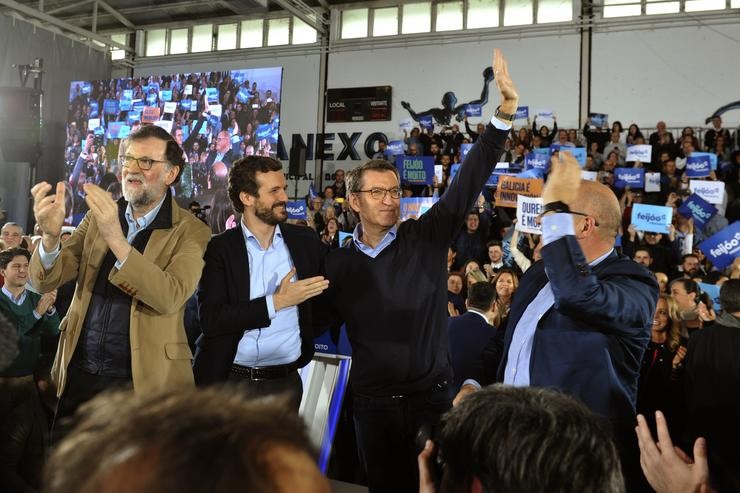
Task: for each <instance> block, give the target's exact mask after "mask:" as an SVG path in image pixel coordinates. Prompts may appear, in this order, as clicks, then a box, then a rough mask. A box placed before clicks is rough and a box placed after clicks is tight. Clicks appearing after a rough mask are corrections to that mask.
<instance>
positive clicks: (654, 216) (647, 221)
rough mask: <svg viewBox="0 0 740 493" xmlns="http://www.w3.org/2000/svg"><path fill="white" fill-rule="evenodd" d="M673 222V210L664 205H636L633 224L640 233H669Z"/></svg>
mask: <svg viewBox="0 0 740 493" xmlns="http://www.w3.org/2000/svg"><path fill="white" fill-rule="evenodd" d="M672 220H673V208H672V207H664V206H662V205H647V204H634V205H633V206H632V224H633V225H634V226H635V229H639V230H640V231H650V232H653V233H669V232H670V225H671V221H672Z"/></svg>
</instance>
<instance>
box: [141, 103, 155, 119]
mask: <svg viewBox="0 0 740 493" xmlns="http://www.w3.org/2000/svg"><path fill="white" fill-rule="evenodd" d="M157 120H159V106H145V107H144V110H143V111H142V112H141V123H154V122H156V121H157Z"/></svg>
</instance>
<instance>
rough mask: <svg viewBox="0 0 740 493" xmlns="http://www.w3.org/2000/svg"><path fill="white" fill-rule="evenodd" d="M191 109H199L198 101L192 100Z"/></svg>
mask: <svg viewBox="0 0 740 493" xmlns="http://www.w3.org/2000/svg"><path fill="white" fill-rule="evenodd" d="M190 111H198V101H197V100H195V99H194V100H192V101H190Z"/></svg>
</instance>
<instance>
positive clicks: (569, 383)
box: [498, 236, 658, 426]
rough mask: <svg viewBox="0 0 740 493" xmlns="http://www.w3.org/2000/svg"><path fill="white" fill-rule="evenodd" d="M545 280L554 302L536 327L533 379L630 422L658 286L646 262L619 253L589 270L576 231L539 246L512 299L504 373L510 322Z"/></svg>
mask: <svg viewBox="0 0 740 493" xmlns="http://www.w3.org/2000/svg"><path fill="white" fill-rule="evenodd" d="M548 280H549V281H550V285H551V287H552V290H553V293H554V296H555V304H554V305H553V307H552V308H551V309H550V310H549V311H547V312H546V313H545V315H543V316H542V318H541V319H540V321H539V322H538V324H537V329H536V331H535V336H534V341H533V346H532V356H531V359H530V365H529V372H530V385H532V386H536V387H554V388H557V389H560V390H562V391H563V392H565V393H567V394H569V395H571V396H573V397H575V398H577V399H579V400H581V401H582V402H583V403H585V404H586V405H587V406H588V407H589V408H591V410H593V411H594V412H596V413H597V414H600V415H602V416H605V417H607V418H609V419H610V420H611V421H612V423H614V424H622V425H624V424H630V423H631V425H632V426H634V417H635V402H636V399H637V379H638V377H639V375H640V363H641V361H642V356H643V353H644V352H645V348H646V347H647V344H648V341H649V340H650V328H651V326H652V321H653V313H654V312H655V305H656V303H657V300H658V284H657V283H656V281H655V278H654V277H653V275H652V274H651V273H650V272H649V271H648V270H647V269H645V268H644V267H642V266H641V265H639V264H637V263H636V262H633V261H632V260H631V259H629V258H628V257H625V256H621V255H618V254H617V253H616V252H612V254H611V255H610V256H609V257H607V258H606V259H604V260H603V261H602V262H601V263H599V264H598V265H597V266H595V267H593V268H591V267H590V266H589V265H588V263H587V262H586V259H585V257H584V255H583V252H582V251H581V248H580V247H579V245H578V242H577V241H576V238H575V236H565V237H563V238H560V239H558V240H556V241H554V242H552V243H550V244H548V245H546V246H545V247H543V248H542V261H541V262H537V263H535V264H534V265H532V267H530V268H529V269H528V270H527V272H526V273H525V274H524V276H523V277H522V280H521V283H520V284H519V289H517V291H516V293H515V295H514V299H513V300H512V306H511V311H510V312H509V320H508V323H507V328H506V337H505V342H504V353H503V358H502V360H501V364H500V366H499V370H498V380H500V381H503V373H504V369H505V368H506V361H507V358H508V353H509V346H510V345H511V339H512V335H513V332H514V328H515V327H516V325H517V323H518V322H519V320H520V319H521V317H522V314H523V313H524V310H525V309H526V308H527V306H528V305H529V303H530V302H531V301H532V300H533V299H534V298H535V296H537V293H539V292H540V290H541V289H542V288H543V287H544V286H545V284H546V283H547V282H548Z"/></svg>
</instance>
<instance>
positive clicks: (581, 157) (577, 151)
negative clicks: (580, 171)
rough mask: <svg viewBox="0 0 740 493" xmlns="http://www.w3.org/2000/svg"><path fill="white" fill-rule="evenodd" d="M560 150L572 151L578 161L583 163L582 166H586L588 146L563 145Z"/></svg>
mask: <svg viewBox="0 0 740 493" xmlns="http://www.w3.org/2000/svg"><path fill="white" fill-rule="evenodd" d="M560 152H568V153H570V154H571V155H572V156H573V157H574V158H576V161H578V164H580V165H581V168H583V167H584V166H586V148H585V147H561V148H560Z"/></svg>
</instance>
